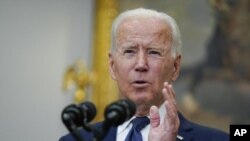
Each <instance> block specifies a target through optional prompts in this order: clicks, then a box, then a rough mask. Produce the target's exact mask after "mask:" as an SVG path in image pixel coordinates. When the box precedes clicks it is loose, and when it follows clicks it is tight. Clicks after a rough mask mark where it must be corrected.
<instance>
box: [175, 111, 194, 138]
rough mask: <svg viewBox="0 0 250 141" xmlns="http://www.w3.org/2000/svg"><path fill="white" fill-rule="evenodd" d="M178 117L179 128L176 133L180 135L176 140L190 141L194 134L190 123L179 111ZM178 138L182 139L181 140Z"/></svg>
mask: <svg viewBox="0 0 250 141" xmlns="http://www.w3.org/2000/svg"><path fill="white" fill-rule="evenodd" d="M179 119H180V128H179V132H178V135H179V136H180V137H179V138H177V141H192V138H193V135H194V133H193V127H192V125H191V124H190V122H189V121H187V120H186V119H185V118H184V117H183V116H182V115H181V114H180V113H179ZM180 138H183V139H182V140H181V139H180Z"/></svg>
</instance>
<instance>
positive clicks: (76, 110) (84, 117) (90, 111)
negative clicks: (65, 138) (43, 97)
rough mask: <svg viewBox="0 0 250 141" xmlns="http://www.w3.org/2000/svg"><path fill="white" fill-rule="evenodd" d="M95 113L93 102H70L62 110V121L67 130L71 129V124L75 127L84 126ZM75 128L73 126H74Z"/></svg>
mask: <svg viewBox="0 0 250 141" xmlns="http://www.w3.org/2000/svg"><path fill="white" fill-rule="evenodd" d="M95 115H96V107H95V105H94V104H93V103H91V102H89V101H86V102H83V103H81V104H79V105H76V104H71V105H69V106H67V107H65V108H64V109H63V111H62V115H61V118H62V121H63V123H64V124H65V125H66V127H67V128H68V129H69V130H72V129H71V128H73V127H72V124H74V125H75V126H76V127H81V126H84V124H85V123H87V122H89V121H91V120H92V119H93V118H94V117H95ZM74 128H75V127H74Z"/></svg>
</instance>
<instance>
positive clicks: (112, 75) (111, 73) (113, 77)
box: [109, 53, 116, 80]
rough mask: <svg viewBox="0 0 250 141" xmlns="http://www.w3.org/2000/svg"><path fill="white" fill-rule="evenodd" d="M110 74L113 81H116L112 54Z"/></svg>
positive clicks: (111, 55) (110, 54)
mask: <svg viewBox="0 0 250 141" xmlns="http://www.w3.org/2000/svg"><path fill="white" fill-rule="evenodd" d="M109 73H110V75H111V77H112V79H113V80H116V76H115V62H114V55H113V54H112V53H109Z"/></svg>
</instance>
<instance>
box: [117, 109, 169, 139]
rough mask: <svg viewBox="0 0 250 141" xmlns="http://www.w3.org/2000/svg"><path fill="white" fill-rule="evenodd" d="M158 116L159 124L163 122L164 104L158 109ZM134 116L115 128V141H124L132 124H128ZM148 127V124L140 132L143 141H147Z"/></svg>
mask: <svg viewBox="0 0 250 141" xmlns="http://www.w3.org/2000/svg"><path fill="white" fill-rule="evenodd" d="M159 114H160V119H161V121H160V123H162V122H163V118H164V116H165V114H166V108H165V106H164V104H162V105H161V106H160V108H159ZM134 118H135V116H133V117H132V118H131V119H129V120H128V121H126V122H124V123H123V124H121V125H119V126H118V128H117V133H116V141H124V140H125V139H126V137H127V135H128V133H129V131H130V129H131V128H132V126H133V125H132V123H130V121H131V120H132V119H134ZM149 127H150V124H148V125H147V126H146V127H144V128H143V129H142V130H141V134H142V139H143V141H148V133H149Z"/></svg>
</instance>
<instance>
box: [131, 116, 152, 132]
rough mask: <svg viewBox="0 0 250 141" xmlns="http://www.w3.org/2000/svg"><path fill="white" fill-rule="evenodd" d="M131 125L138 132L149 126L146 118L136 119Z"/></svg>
mask: <svg viewBox="0 0 250 141" xmlns="http://www.w3.org/2000/svg"><path fill="white" fill-rule="evenodd" d="M131 123H132V124H133V127H132V128H134V129H136V130H137V131H140V130H141V129H142V128H144V127H145V126H147V125H148V124H149V119H148V117H136V118H134V119H133V120H132V121H131Z"/></svg>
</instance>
